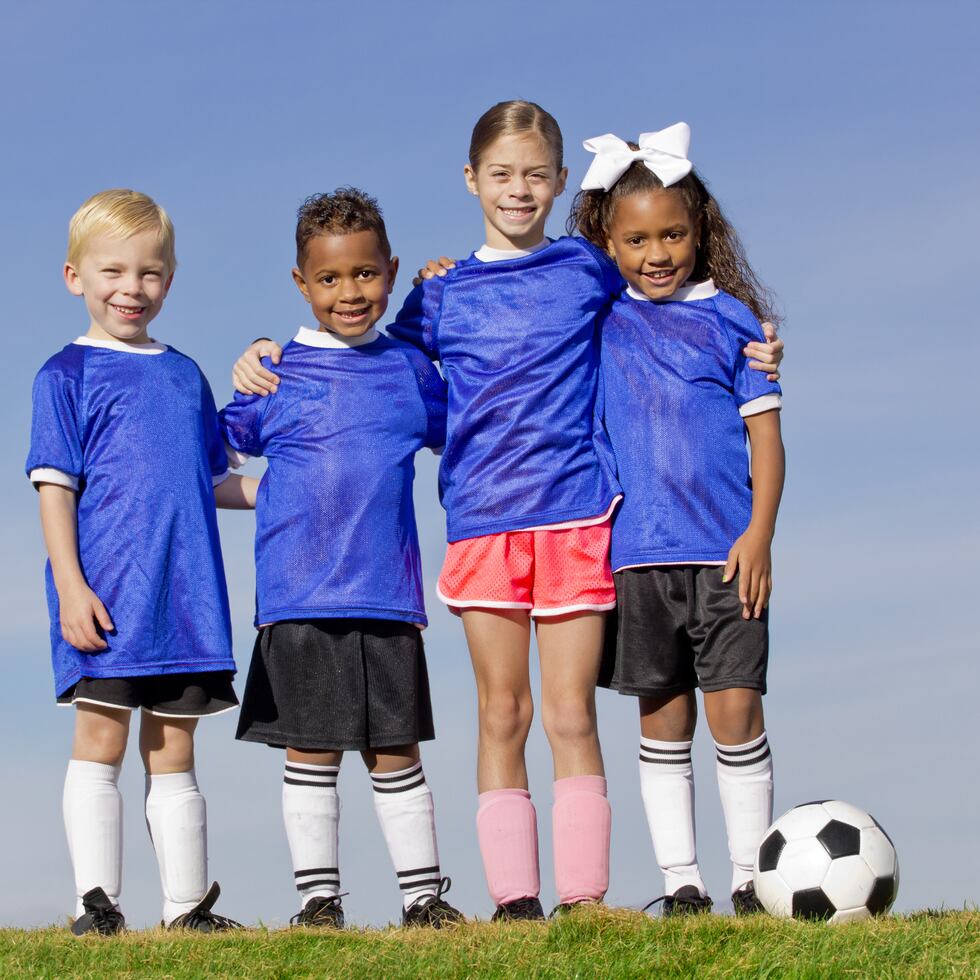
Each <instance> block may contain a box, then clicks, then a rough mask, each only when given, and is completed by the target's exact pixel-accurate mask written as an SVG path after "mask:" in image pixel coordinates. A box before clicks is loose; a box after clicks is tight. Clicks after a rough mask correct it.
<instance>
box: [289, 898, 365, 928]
mask: <svg viewBox="0 0 980 980" xmlns="http://www.w3.org/2000/svg"><path fill="white" fill-rule="evenodd" d="M349 894H350V892H341V893H340V894H339V895H317V896H316V897H315V898H311V899H310V901H309V902H308V903H307V904H306V905H304V906H303V908H302V909H300V910H299V912H297V913H296V914H295V915H294V916H291V917H290V919H289V924H290V925H293V926H296V925H299V924H300V923H301V922H303V921H304V920H307V921H309V920H310V919H312V920H314V921H316V919H317V918H319V917H320V916H321V915H322V914H323V913H324V912H326V911H328V910H329V911H331V912H342V911H343V908H342V906H341V902H340V900H341V899H342V898H344V897H345V896H346V895H349ZM310 906H312V908H310ZM307 909H309V911H307Z"/></svg>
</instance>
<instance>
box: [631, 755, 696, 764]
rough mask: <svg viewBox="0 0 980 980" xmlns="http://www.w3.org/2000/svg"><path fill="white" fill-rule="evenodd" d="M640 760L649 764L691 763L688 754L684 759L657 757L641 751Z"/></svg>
mask: <svg viewBox="0 0 980 980" xmlns="http://www.w3.org/2000/svg"><path fill="white" fill-rule="evenodd" d="M640 762H643V763H645V764H646V765H648V766H687V765H690V763H691V757H690V756H689V755H686V756H684V757H683V758H682V759H657V758H655V757H653V756H648V755H643V753H642V752H641V753H640Z"/></svg>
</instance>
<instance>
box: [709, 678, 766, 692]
mask: <svg viewBox="0 0 980 980" xmlns="http://www.w3.org/2000/svg"><path fill="white" fill-rule="evenodd" d="M699 686H700V688H701V690H702V691H703V692H705V693H706V694H713V693H714V692H715V691H731V690H733V689H734V688H737V687H744V688H749V689H750V690H753V691H758V692H759V693H760V694H765V693H766V682H765V681H760V680H759V679H758V678H757V677H730V678H726V679H724V680H713V681H711V682H710V683H707V684H701V685H699Z"/></svg>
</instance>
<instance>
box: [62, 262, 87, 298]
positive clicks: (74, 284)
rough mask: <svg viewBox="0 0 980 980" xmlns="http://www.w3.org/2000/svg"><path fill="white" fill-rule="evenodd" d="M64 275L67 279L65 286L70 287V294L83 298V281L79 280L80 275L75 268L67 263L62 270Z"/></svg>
mask: <svg viewBox="0 0 980 980" xmlns="http://www.w3.org/2000/svg"><path fill="white" fill-rule="evenodd" d="M62 274H63V275H64V277H65V285H66V286H67V287H68V292H70V293H71V294H72V296H81V295H83V293H84V290H83V289H82V280H81V279H79V278H78V273H77V272H76V271H75V267H74V266H73V265H72V264H71V263H70V262H66V263H65V268H64V269H63V270H62Z"/></svg>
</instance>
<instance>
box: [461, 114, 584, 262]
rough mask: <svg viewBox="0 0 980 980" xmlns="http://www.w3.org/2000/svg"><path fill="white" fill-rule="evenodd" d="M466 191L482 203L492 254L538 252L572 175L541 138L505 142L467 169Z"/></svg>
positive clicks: (521, 136) (529, 135)
mask: <svg viewBox="0 0 980 980" xmlns="http://www.w3.org/2000/svg"><path fill="white" fill-rule="evenodd" d="M463 172H464V173H465V175H466V186H467V187H468V188H469V189H470V192H471V193H473V194H476V195H477V196H478V197H479V198H480V207H481V208H482V209H483V219H484V222H485V224H486V230H487V245H489V246H490V247H491V248H505V249H513V248H533V247H534V246H535V245H538V244H540V243H541V242H542V241H543V240H544V223H545V220H546V219H547V217H548V214H549V212H550V211H551V207H552V205H553V204H554V203H555V198H556V197H557V196H558V195H559V194H561V192H562V191H563V190H564V189H565V179H566V177H567V176H568V171H567V170H566V169H565V168H564V167H563V168H562V169H560V170H559V169H558V167H557V165H556V161H555V155H554V152H553V151H552V150H551V148H550V147H549V146H548V144H547V142H546V141H545V140H544V139H543V138H542V137H541V136H540V135H539V134H538V133H536V132H533V131H528V132H522V133H514V134H511V135H509V136H501V137H500V138H499V139H496V140H494V141H493V143H491V144H490V145H489V146H488V147H487V148H486V150H484V151H483V152H482V154H481V156H480V160H479V163H478V164H477V166H476V168H474V167H472V166H470V165H469V164H467V165H466V167H465V168H464V171H463Z"/></svg>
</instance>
